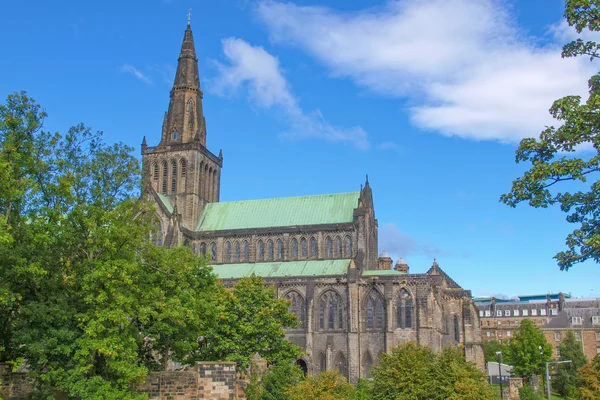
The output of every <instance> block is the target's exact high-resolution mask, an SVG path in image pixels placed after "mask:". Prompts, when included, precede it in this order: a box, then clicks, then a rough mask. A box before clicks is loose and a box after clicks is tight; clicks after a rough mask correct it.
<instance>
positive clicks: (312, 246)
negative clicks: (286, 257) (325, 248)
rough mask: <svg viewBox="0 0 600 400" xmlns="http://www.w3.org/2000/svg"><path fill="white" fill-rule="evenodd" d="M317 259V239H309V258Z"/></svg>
mask: <svg viewBox="0 0 600 400" xmlns="http://www.w3.org/2000/svg"><path fill="white" fill-rule="evenodd" d="M317 257H319V248H318V247H317V239H315V238H314V237H311V238H310V258H317Z"/></svg>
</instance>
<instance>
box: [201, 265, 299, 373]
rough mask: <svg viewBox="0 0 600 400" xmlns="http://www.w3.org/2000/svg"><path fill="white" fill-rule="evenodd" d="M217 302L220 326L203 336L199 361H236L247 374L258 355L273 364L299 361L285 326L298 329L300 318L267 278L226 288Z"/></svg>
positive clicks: (214, 327) (252, 278)
mask: <svg viewBox="0 0 600 400" xmlns="http://www.w3.org/2000/svg"><path fill="white" fill-rule="evenodd" d="M216 303H217V308H218V309H217V315H218V323H216V324H213V325H212V326H210V327H208V330H207V332H206V333H205V334H204V335H203V341H202V347H201V349H200V351H199V353H198V355H197V358H198V359H204V360H215V361H216V360H227V361H235V362H236V363H237V365H238V367H239V370H240V371H245V370H246V369H247V368H248V367H249V366H250V361H251V358H252V357H253V356H254V355H255V354H256V353H258V354H259V355H260V356H261V357H262V358H264V359H265V360H267V362H268V363H269V364H276V363H279V362H288V361H289V360H292V359H293V360H295V359H297V358H298V357H300V355H301V354H302V353H301V350H300V348H299V347H297V346H295V345H293V344H292V343H290V342H289V341H288V340H286V339H285V329H284V327H286V326H289V327H293V326H297V324H298V321H297V320H296V316H295V315H294V314H293V313H292V312H290V311H289V310H288V306H289V304H288V302H287V301H286V300H285V299H279V298H277V295H276V292H275V288H274V287H273V286H266V285H265V281H264V279H263V278H260V277H257V276H254V275H253V276H251V277H248V278H244V279H240V280H239V281H237V282H236V283H235V285H234V286H233V288H231V289H222V290H221V291H220V293H219V294H218V298H217V299H216Z"/></svg>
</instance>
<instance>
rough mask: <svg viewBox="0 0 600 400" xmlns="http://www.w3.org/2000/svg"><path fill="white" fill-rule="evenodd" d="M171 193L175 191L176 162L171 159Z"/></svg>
mask: <svg viewBox="0 0 600 400" xmlns="http://www.w3.org/2000/svg"><path fill="white" fill-rule="evenodd" d="M171 193H177V162H176V161H175V160H171Z"/></svg>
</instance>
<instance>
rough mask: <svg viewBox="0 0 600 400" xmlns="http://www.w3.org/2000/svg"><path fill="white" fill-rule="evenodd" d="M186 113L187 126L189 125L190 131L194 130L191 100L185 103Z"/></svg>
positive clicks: (192, 103)
mask: <svg viewBox="0 0 600 400" xmlns="http://www.w3.org/2000/svg"><path fill="white" fill-rule="evenodd" d="M187 113H188V126H189V127H190V133H191V132H193V131H194V102H193V101H192V100H190V101H188V103H187Z"/></svg>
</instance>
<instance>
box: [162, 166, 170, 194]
mask: <svg viewBox="0 0 600 400" xmlns="http://www.w3.org/2000/svg"><path fill="white" fill-rule="evenodd" d="M162 169H163V173H162V185H161V186H162V188H161V189H162V190H161V191H162V194H167V187H168V186H167V180H168V179H169V169H168V168H167V163H166V162H163V163H162Z"/></svg>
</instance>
